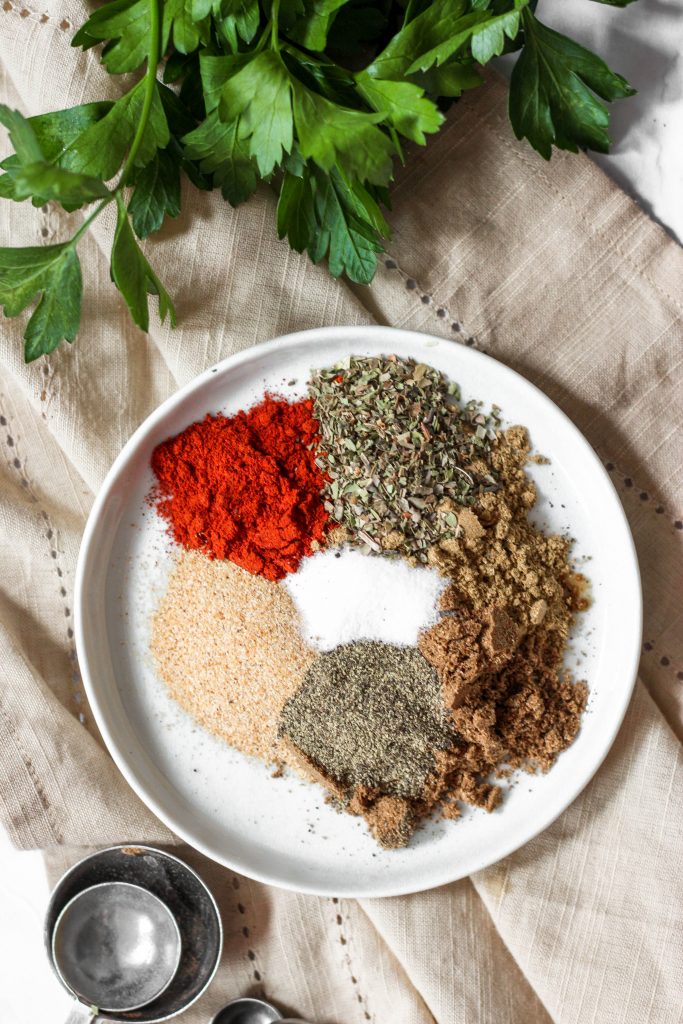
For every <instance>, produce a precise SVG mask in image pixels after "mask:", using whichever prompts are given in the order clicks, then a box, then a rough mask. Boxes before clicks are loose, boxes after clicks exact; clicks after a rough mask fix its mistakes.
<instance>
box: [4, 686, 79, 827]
mask: <svg viewBox="0 0 683 1024" xmlns="http://www.w3.org/2000/svg"><path fill="white" fill-rule="evenodd" d="M0 714H2V717H3V718H4V719H5V722H6V723H7V728H8V729H9V731H10V735H11V736H12V739H13V740H14V745H15V747H16V748H17V750H18V751H19V754H20V756H21V759H22V761H23V762H24V767H25V769H26V773H27V775H28V777H29V778H30V780H31V782H32V783H33V788H34V790H35V792H36V796H37V797H38V800H39V801H40V806H41V807H42V808H43V811H44V812H45V819H46V821H47V824H48V825H49V827H50V832H51V833H52V836H53V839H54V841H55V843H63V842H64V839H63V837H62V834H61V831H60V829H59V828H58V826H57V819H56V818H55V816H54V812H53V809H52V804H51V803H50V801H49V800H48V798H47V794H46V793H45V790H44V789H43V787H42V785H41V783H40V779H39V778H38V774H37V772H36V770H35V768H34V767H33V762H32V761H31V758H30V757H29V755H28V753H27V751H26V749H25V747H24V744H23V743H22V742H21V739H20V738H19V733H18V731H17V728H16V726H15V724H14V722H13V721H12V719H11V718H10V717H9V715H8V714H7V712H6V711H5V709H4V707H3V706H2V702H1V701H0ZM22 811H23V813H24V815H25V813H26V812H25V808H22Z"/></svg>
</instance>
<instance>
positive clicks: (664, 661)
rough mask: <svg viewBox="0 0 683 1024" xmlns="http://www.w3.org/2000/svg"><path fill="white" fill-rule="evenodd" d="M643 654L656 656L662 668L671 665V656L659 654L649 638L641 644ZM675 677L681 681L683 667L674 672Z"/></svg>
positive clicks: (682, 680)
mask: <svg viewBox="0 0 683 1024" xmlns="http://www.w3.org/2000/svg"><path fill="white" fill-rule="evenodd" d="M643 654H651V655H652V656H653V657H655V658H657V659H658V661H659V664H660V665H661V666H662V668H670V666H671V658H670V657H669V655H668V654H662V655H659V654H658V652H657V651H656V650H655V645H654V644H653V643H652V641H651V640H646V641H645V643H644V644H643ZM676 679H678V680H679V681H680V682H683V669H679V670H678V671H677V672H676Z"/></svg>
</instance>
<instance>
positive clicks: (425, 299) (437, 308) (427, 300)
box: [384, 256, 481, 349]
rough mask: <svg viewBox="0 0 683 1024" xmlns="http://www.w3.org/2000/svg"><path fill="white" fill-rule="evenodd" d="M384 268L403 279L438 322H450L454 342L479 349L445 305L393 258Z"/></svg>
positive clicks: (473, 339) (475, 340)
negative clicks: (430, 309) (428, 307)
mask: <svg viewBox="0 0 683 1024" xmlns="http://www.w3.org/2000/svg"><path fill="white" fill-rule="evenodd" d="M384 266H385V267H386V268H387V270H395V271H396V272H397V273H398V274H399V276H400V277H401V278H403V283H404V284H405V287H406V288H407V290H408V291H409V292H415V294H416V296H418V295H419V297H420V302H421V303H422V304H423V306H431V307H432V312H433V314H434V316H436V317H437V318H438V319H439V320H446V319H448V320H450V321H451V331H452V332H453V335H454V339H455V341H459V342H460V344H461V345H467V347H468V348H477V349H480V348H481V346H480V345H479V343H478V341H477V339H476V338H475V337H474V335H471V334H469V333H468V332H467V331H466V330H465V328H464V327H463V325H462V323H461V322H460V321H459V320H455V319H453V318H452V317H451V314H450V311H449V309H448V306H447V305H446V304H445V303H439V302H436V301H435V299H434V298H433V296H432V295H431V293H430V292H428V291H427V290H426V289H424V288H422V287H421V286H420V285H419V284H418V282H417V281H416V280H415V278H414V277H409V276H408V274H406V272H405V270H403V269H402V268H401V267H400V266H399V264H398V262H397V260H396V258H395V257H394V256H389V257H388V258H387V259H385V260H384Z"/></svg>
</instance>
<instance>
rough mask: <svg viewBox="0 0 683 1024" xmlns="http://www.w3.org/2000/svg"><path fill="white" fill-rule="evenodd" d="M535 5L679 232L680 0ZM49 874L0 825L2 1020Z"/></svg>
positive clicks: (36, 927)
mask: <svg viewBox="0 0 683 1024" xmlns="http://www.w3.org/2000/svg"><path fill="white" fill-rule="evenodd" d="M538 14H539V16H540V17H541V19H542V20H544V21H547V22H548V23H549V24H551V25H552V26H553V27H554V28H557V29H559V30H560V31H565V32H567V33H568V34H570V35H572V36H573V37H574V38H576V39H577V40H579V41H580V42H583V43H584V44H585V45H586V46H588V47H590V48H591V49H594V50H596V51H597V52H598V53H600V54H601V56H603V57H604V58H605V59H606V60H607V62H608V63H609V64H610V66H611V67H613V68H614V70H616V71H618V72H620V73H621V74H623V75H625V76H626V77H627V78H628V80H629V81H630V82H631V84H632V85H633V86H634V87H635V88H636V89H638V95H637V96H636V97H634V98H632V99H629V100H625V101H621V102H620V103H617V104H614V105H613V107H612V110H613V119H612V136H613V142H614V145H613V149H612V153H611V154H610V156H607V157H598V158H597V159H598V162H599V163H600V164H601V165H602V166H603V167H604V168H605V170H607V172H608V173H609V174H610V175H612V177H614V178H615V180H616V181H618V182H619V183H620V184H621V185H622V187H624V188H626V189H627V190H628V191H630V192H631V193H632V194H633V195H635V196H636V198H638V199H639V201H640V202H641V204H642V205H643V207H644V208H645V209H646V210H647V211H648V212H649V213H651V214H652V215H653V216H655V217H656V218H657V219H658V220H659V221H660V222H661V223H663V224H664V225H665V226H666V227H668V228H669V230H670V231H671V232H672V234H674V235H675V236H677V237H678V239H679V240H683V0H638V2H637V3H634V4H632V5H631V6H630V7H628V8H626V9H625V10H619V9H618V8H612V7H607V6H603V5H601V4H598V3H591V2H589V0H541V2H540V3H539V10H538ZM47 897H48V890H47V882H46V881H45V875H44V872H43V866H42V859H41V855H40V854H39V853H37V852H30V853H18V852H16V851H14V850H13V849H12V848H11V847H10V845H9V843H8V841H7V839H6V837H5V836H4V835H3V834H2V832H1V831H0V965H2V967H1V969H0V1022H2V1024H37V1022H38V1021H40V1022H41V1024H43V1022H44V1024H48V1022H58V1021H59V1019H60V1016H62V1017H65V1016H66V1011H67V1007H68V999H67V997H66V995H65V993H64V992H63V991H62V989H61V988H60V986H59V985H58V984H57V982H56V981H55V979H54V978H53V976H52V974H51V972H50V970H49V968H48V966H47V962H46V960H45V957H44V954H43V948H42V917H43V912H44V909H45V905H46V902H47Z"/></svg>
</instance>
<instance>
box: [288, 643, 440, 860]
mask: <svg viewBox="0 0 683 1024" xmlns="http://www.w3.org/2000/svg"><path fill="white" fill-rule="evenodd" d="M279 734H280V736H281V737H283V738H285V739H286V740H289V742H290V747H289V750H288V751H287V753H286V756H287V759H288V761H289V762H290V763H294V764H295V765H296V766H297V767H298V768H299V770H300V771H303V773H304V774H305V775H308V777H310V778H312V779H314V780H315V781H319V782H322V783H323V784H324V785H325V786H326V787H327V788H328V789H329V790H330V791H331V792H332V793H333V795H334V796H335V797H336V798H337V799H338V800H339V801H340V802H341V804H342V805H343V806H344V807H345V808H347V809H349V810H350V811H351V813H362V814H364V816H365V817H366V818H368V821H369V824H370V827H371V829H372V831H373V833H374V834H375V836H376V838H377V839H378V840H379V842H381V843H382V844H383V845H385V846H400V845H404V844H405V842H407V840H408V838H409V836H410V833H411V831H412V819H413V815H412V814H411V813H410V809H411V806H412V804H413V803H414V802H415V801H419V800H420V797H421V794H422V793H423V790H424V787H425V783H426V780H427V778H428V776H429V775H430V774H432V773H433V772H434V770H435V754H436V751H439V750H448V749H449V748H450V747H452V745H453V742H454V731H453V728H452V726H451V725H450V723H449V721H448V716H447V712H446V708H445V706H444V703H443V699H442V693H441V687H440V685H439V680H438V678H437V674H436V672H435V671H434V669H433V668H432V667H431V666H430V665H429V664H428V663H427V661H426V660H425V659H424V658H423V656H422V655H421V654H420V652H419V651H417V650H415V648H412V647H396V646H394V645H392V644H386V643H378V642H376V641H368V640H361V641H356V642H355V643H350V644H342V645H340V646H339V647H336V648H335V649H334V650H333V651H329V652H326V653H324V654H321V655H320V656H319V657H318V658H317V659H316V660H315V661H314V662H313V663H312V664H311V665H310V667H309V669H308V671H307V673H306V676H305V678H304V681H303V684H302V686H301V687H300V688H299V689H298V690H297V692H296V693H295V694H294V695H293V696H292V697H290V699H289V700H288V701H287V703H286V704H285V706H284V708H283V710H282V716H281V720H280V731H279ZM387 798H391V799H387ZM404 808H405V809H406V810H405V811H403V813H402V814H400V816H399V817H400V822H401V824H400V826H399V827H398V829H397V826H396V820H397V818H396V811H397V809H401V810H403V809H404Z"/></svg>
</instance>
